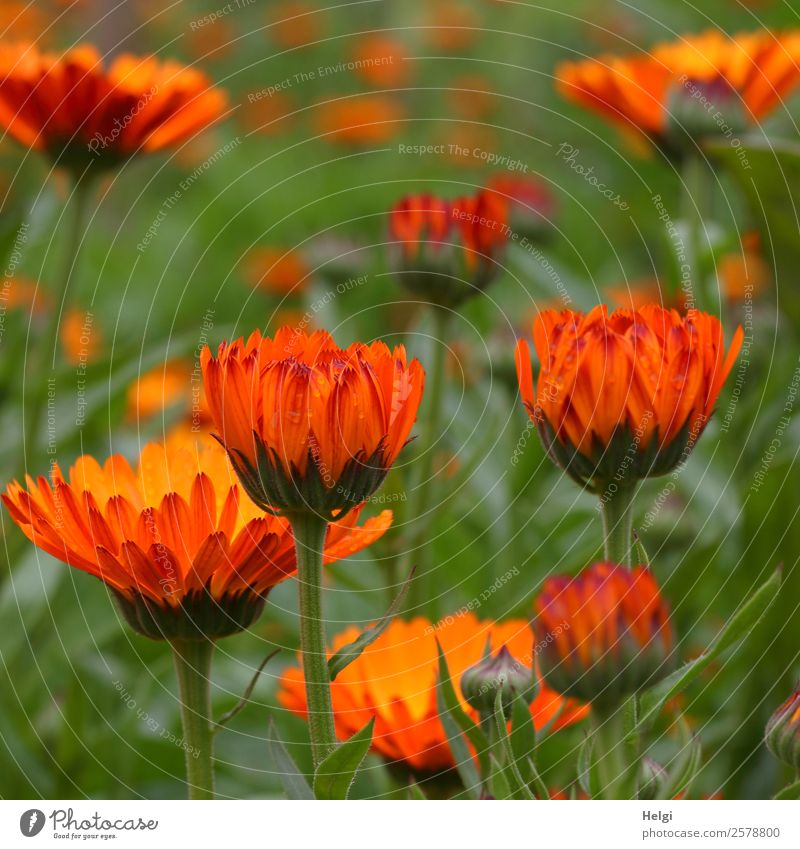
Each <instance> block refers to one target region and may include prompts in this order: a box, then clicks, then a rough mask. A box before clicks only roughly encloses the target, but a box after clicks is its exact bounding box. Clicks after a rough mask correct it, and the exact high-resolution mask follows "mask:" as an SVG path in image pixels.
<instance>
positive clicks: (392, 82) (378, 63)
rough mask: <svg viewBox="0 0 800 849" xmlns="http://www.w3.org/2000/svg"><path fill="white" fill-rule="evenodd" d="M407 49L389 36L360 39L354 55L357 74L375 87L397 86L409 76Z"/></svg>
mask: <svg viewBox="0 0 800 849" xmlns="http://www.w3.org/2000/svg"><path fill="white" fill-rule="evenodd" d="M407 55H408V54H407V51H406V47H405V45H404V44H403V42H402V41H400V40H398V39H396V38H391V37H390V36H387V35H381V34H373V35H365V36H362V37H361V38H359V39H358V41H357V42H356V44H355V48H354V50H353V53H352V61H353V63H354V65H355V72H356V73H357V74H358V75H359V76H360V77H361V78H362V79H363V80H365V81H366V82H368V83H369V84H370V85H373V86H397V85H401V84H402V83H404V82H405V81H406V80H407V79H408V76H409V63H408V62H406V57H407Z"/></svg>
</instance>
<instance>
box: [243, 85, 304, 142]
mask: <svg viewBox="0 0 800 849" xmlns="http://www.w3.org/2000/svg"><path fill="white" fill-rule="evenodd" d="M251 94H252V92H251ZM294 111H295V104H294V102H293V101H292V99H291V97H289V95H288V94H286V93H285V92H282V91H276V92H273V93H272V94H271V95H270V96H269V97H267V96H264V97H258V98H256V99H254V100H252V101H250V100H244V101H243V102H242V103H241V105H240V107H239V112H238V117H239V120H240V121H241V123H242V126H243V127H244V128H245V129H246V130H248V131H249V132H252V133H259V134H260V135H263V136H274V135H278V134H279V133H285V132H288V130H289V129H290V128H291V126H292V124H293V123H294V116H293V114H292V113H293V112H294Z"/></svg>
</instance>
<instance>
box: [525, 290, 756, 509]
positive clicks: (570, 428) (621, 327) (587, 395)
mask: <svg viewBox="0 0 800 849" xmlns="http://www.w3.org/2000/svg"><path fill="white" fill-rule="evenodd" d="M742 339H743V332H742V328H741V327H739V328H738V329H737V331H736V332H735V333H734V335H733V340H732V341H731V344H730V346H729V347H728V350H727V352H726V350H725V338H724V334H723V331H722V325H721V324H720V322H719V320H718V319H717V318H716V317H715V316H712V315H709V314H708V313H703V312H699V311H698V310H689V311H688V312H687V313H686V314H685V315H680V314H679V313H678V312H677V311H676V310H665V309H663V308H662V307H660V306H658V305H657V304H648V305H646V306H643V307H641V308H640V309H638V310H636V311H635V312H633V311H631V310H616V311H614V312H612V313H609V312H608V308H607V307H606V306H605V305H600V306H597V307H595V308H594V309H593V310H591V311H590V312H588V313H586V314H583V313H580V312H574V311H573V310H563V311H562V312H556V311H554V310H545V311H544V312H542V313H540V314H539V315H538V316H537V317H536V320H535V321H534V324H533V341H534V345H535V348H536V354H537V357H538V360H539V366H540V367H539V374H538V377H537V379H536V381H534V378H533V372H532V370H531V361H530V353H529V350H528V344H527V342H525V340H520V341H519V343H518V344H517V350H516V362H517V376H518V378H519V387H520V394H521V396H522V400H523V402H524V404H525V406H526V407H527V410H528V414H529V415H530V417H531V419H532V421H533V422H534V423H535V424H536V427H537V429H538V431H539V435H540V437H541V439H542V442H543V444H544V447H545V449H546V451H547V453H548V455H549V456H550V458H551V459H552V460H553V461H554V462H555V463H557V464H558V465H559V466H561V467H562V468H563V469H564V470H565V471H566V472H567V473H568V474H569V475H570V476H571V477H572V478H574V479H575V480H576V481H578V482H579V483H581V484H582V485H584V486H586V487H587V488H588V489H590V490H592V491H593V492H602V491H603V490H604V489H606V488H608V487H609V486H613V487H617V486H623V485H629V484H632V483H635V482H636V481H637V480H640V479H641V478H646V477H654V476H657V475H664V474H667V473H668V472H670V471H671V470H672V469H674V468H675V467H676V466H677V465H678V464H679V463H681V462H682V461H683V460H685V459H686V458H687V457H688V456H689V454H690V453H691V451H692V449H693V448H694V445H695V443H696V442H697V440H698V439H699V438H700V436H701V434H702V433H703V430H704V429H705V427H706V425H707V424H708V421H709V419H710V418H711V414H712V413H713V411H714V405H715V404H716V401H717V397H718V396H719V393H720V390H721V389H722V385H723V384H724V382H725V378H726V377H727V376H728V373H729V372H730V370H731V368H732V367H733V362H734V360H735V359H736V356H737V354H738V353H739V349H740V347H741V344H742Z"/></svg>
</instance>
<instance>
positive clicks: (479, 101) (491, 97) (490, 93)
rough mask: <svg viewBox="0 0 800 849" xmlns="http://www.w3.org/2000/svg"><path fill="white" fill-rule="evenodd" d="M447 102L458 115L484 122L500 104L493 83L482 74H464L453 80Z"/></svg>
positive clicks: (448, 90) (450, 83)
mask: <svg viewBox="0 0 800 849" xmlns="http://www.w3.org/2000/svg"><path fill="white" fill-rule="evenodd" d="M447 100H448V102H449V104H450V105H451V106H452V108H453V111H454V112H455V113H456V114H458V115H461V116H462V117H464V118H467V119H469V120H471V121H482V120H483V119H484V118H486V117H487V116H488V115H490V114H491V113H492V112H493V111H494V110H495V109H496V108H497V104H498V102H499V101H498V97H497V92H496V91H495V89H494V86H493V85H492V83H491V81H490V80H488V79H487V78H486V77H484V76H482V75H481V74H464V75H463V76H460V77H456V78H455V79H453V80H451V81H450V82H449V84H448V86H447Z"/></svg>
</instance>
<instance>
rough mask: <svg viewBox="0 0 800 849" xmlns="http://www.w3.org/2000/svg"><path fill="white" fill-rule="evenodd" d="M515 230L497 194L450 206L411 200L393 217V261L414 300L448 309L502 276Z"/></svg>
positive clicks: (430, 199) (483, 193) (412, 197)
mask: <svg viewBox="0 0 800 849" xmlns="http://www.w3.org/2000/svg"><path fill="white" fill-rule="evenodd" d="M509 232H510V230H509V227H508V223H507V203H506V201H505V199H504V198H503V197H502V196H501V195H499V194H498V193H497V192H493V191H486V190H484V191H480V192H478V193H477V194H476V195H474V196H471V197H464V198H459V199H458V200H455V201H452V202H450V201H445V200H442V199H441V198H437V197H435V196H433V195H430V194H421V195H410V196H408V197H405V198H403V199H402V200H401V201H399V202H398V203H397V204H395V206H394V208H393V209H392V211H391V212H390V213H389V238H390V239H391V241H392V242H393V250H392V262H393V265H394V267H395V269H396V270H397V272H398V277H399V279H400V281H401V282H402V284H403V285H404V286H405V287H406V289H408V290H409V291H410V292H411V293H412V294H413V295H415V296H417V297H419V298H422V299H424V300H426V301H428V302H429V303H432V304H436V305H437V306H440V307H445V308H447V309H455V308H456V307H458V306H459V305H460V304H461V303H462V302H463V301H465V300H467V299H468V298H470V297H472V296H474V295H477V294H479V293H480V292H482V291H483V290H484V289H485V288H486V287H487V286H488V285H489V283H491V282H492V280H493V279H494V278H495V277H496V276H497V274H498V272H499V270H500V263H499V260H500V258H501V256H502V253H503V250H504V248H505V244H506V242H507V240H508V234H509Z"/></svg>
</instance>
